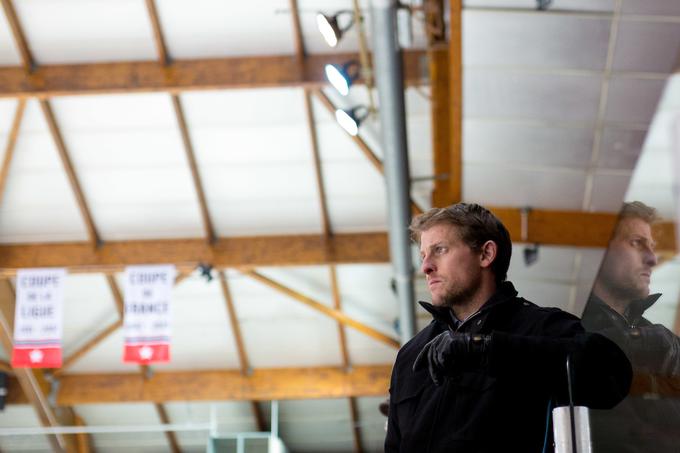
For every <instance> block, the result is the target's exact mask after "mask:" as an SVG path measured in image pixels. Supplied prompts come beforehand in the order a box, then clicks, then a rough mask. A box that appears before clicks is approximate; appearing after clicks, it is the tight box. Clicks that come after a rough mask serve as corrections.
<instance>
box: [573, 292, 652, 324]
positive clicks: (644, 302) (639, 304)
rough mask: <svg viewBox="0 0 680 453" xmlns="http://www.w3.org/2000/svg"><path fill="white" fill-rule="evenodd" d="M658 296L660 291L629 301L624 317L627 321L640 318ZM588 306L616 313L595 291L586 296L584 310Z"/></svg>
mask: <svg viewBox="0 0 680 453" xmlns="http://www.w3.org/2000/svg"><path fill="white" fill-rule="evenodd" d="M659 297H661V293H656V294H650V295H649V296H647V297H645V298H644V299H639V300H634V301H633V302H631V303H630V305H628V308H626V311H625V313H624V317H625V318H626V320H627V321H629V322H632V321H636V320H638V319H640V318H642V315H643V314H644V313H645V311H647V309H649V307H651V306H652V305H654V303H655V302H656V301H657V300H659ZM588 307H593V308H599V309H600V310H604V311H607V312H615V313H617V314H618V312H617V311H616V310H614V309H613V308H611V307H610V306H609V305H607V303H606V302H605V301H603V300H602V299H600V298H599V297H597V296H596V295H595V293H592V292H591V293H590V297H589V298H588V304H587V306H586V310H588ZM591 309H592V308H591ZM584 314H585V313H584Z"/></svg>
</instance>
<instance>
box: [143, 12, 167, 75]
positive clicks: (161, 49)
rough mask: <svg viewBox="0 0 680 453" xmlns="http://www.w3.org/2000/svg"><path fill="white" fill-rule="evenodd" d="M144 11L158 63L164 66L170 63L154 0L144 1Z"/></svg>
mask: <svg viewBox="0 0 680 453" xmlns="http://www.w3.org/2000/svg"><path fill="white" fill-rule="evenodd" d="M146 10H147V12H148V13H149V20H150V21H151V28H152V30H153V40H154V44H155V46H156V53H157V54H158V61H159V62H160V64H162V65H163V66H165V65H167V64H168V63H169V62H170V57H169V56H168V49H167V46H166V45H165V39H164V38H163V29H162V28H161V21H160V18H159V17H158V10H157V9H156V2H155V0H146Z"/></svg>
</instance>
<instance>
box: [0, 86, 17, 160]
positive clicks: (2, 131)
mask: <svg viewBox="0 0 680 453" xmlns="http://www.w3.org/2000/svg"><path fill="white" fill-rule="evenodd" d="M17 104H18V102H17V101H15V100H14V99H0V144H1V146H0V156H4V153H5V149H6V146H5V144H6V143H7V138H8V135H9V131H10V129H11V128H12V122H13V121H14V112H16V109H17Z"/></svg>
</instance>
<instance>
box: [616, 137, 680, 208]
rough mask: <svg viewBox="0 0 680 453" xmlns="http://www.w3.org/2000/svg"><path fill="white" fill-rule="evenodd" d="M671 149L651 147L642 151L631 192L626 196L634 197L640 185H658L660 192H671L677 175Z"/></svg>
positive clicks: (632, 180)
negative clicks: (674, 171)
mask: <svg viewBox="0 0 680 453" xmlns="http://www.w3.org/2000/svg"><path fill="white" fill-rule="evenodd" d="M669 151H670V150H669V149H667V150H664V149H653V148H650V149H645V150H644V151H643V152H642V155H641V156H640V159H639V161H638V166H637V168H636V169H635V171H634V172H633V177H632V179H631V182H630V192H629V193H628V194H627V196H626V198H631V197H633V194H634V193H635V192H636V191H637V189H638V187H656V188H657V189H658V190H659V192H661V191H665V192H669V193H670V192H671V190H672V189H671V187H672V185H673V183H674V182H675V177H674V175H673V168H674V161H673V155H672V154H671V153H670V152H669ZM642 201H644V200H642ZM650 202H651V200H650Z"/></svg>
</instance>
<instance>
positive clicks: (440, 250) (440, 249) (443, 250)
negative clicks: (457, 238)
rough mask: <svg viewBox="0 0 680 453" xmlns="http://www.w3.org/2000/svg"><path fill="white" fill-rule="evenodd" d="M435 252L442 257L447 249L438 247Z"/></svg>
mask: <svg viewBox="0 0 680 453" xmlns="http://www.w3.org/2000/svg"><path fill="white" fill-rule="evenodd" d="M434 251H435V252H436V253H438V254H440V255H441V254H442V253H444V252H445V251H446V247H437V248H436V249H434Z"/></svg>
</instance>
